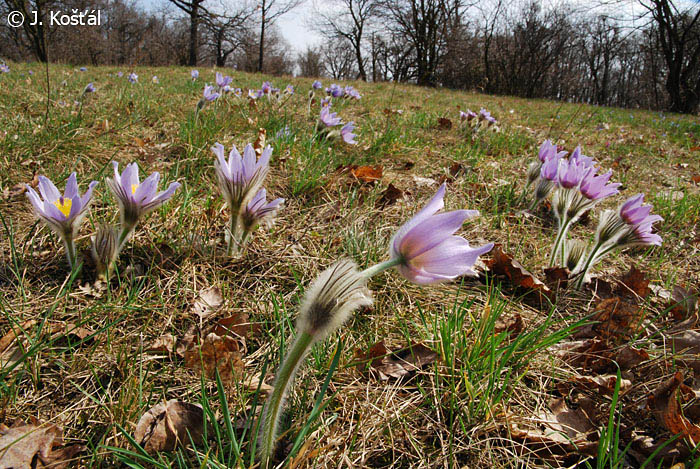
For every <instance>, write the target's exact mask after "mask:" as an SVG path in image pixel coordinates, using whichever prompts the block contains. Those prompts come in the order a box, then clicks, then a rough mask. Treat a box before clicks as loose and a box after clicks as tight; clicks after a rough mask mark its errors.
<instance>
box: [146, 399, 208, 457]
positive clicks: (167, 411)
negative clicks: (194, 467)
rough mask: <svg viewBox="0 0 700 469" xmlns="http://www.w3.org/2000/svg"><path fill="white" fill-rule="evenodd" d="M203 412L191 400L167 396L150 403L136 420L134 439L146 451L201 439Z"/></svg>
mask: <svg viewBox="0 0 700 469" xmlns="http://www.w3.org/2000/svg"><path fill="white" fill-rule="evenodd" d="M203 430H204V412H203V411H202V408H201V407H199V406H198V405H195V404H190V403H188V402H183V401H179V400H177V399H171V400H169V401H168V402H166V403H165V404H157V405H155V406H153V407H151V408H150V409H149V410H148V411H147V412H146V413H145V414H143V416H142V417H141V418H140V419H139V421H138V423H137V424H136V430H134V440H136V442H138V444H139V445H140V446H141V447H142V448H143V449H144V450H146V452H147V453H149V454H154V453H157V452H158V451H173V450H175V449H176V448H177V447H178V446H187V445H188V444H189V443H190V441H192V442H194V444H199V443H201V442H202V434H203Z"/></svg>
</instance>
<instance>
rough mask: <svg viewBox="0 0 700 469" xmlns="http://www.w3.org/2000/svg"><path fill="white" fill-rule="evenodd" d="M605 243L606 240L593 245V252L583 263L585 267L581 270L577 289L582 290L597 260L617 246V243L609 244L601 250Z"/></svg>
mask: <svg viewBox="0 0 700 469" xmlns="http://www.w3.org/2000/svg"><path fill="white" fill-rule="evenodd" d="M605 244H606V243H605V242H598V243H597V244H596V245H595V246H594V247H593V250H592V251H591V254H590V255H589V256H588V259H586V263H585V264H584V265H583V269H582V270H581V273H580V276H579V278H578V279H577V280H576V284H575V287H576V289H577V290H580V289H581V288H582V287H583V283H584V282H585V281H586V275H588V271H589V270H591V268H592V267H593V266H594V265H595V263H596V261H598V260H599V259H601V258H602V257H603V256H605V255H606V254H607V253H609V252H610V251H612V250H613V249H615V247H616V246H617V245H616V244H613V245H612V246H608V247H607V248H606V249H605V250H603V251H602V252H599V251H600V249H601V248H602V247H603V246H605Z"/></svg>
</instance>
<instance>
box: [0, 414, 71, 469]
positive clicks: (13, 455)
mask: <svg viewBox="0 0 700 469" xmlns="http://www.w3.org/2000/svg"><path fill="white" fill-rule="evenodd" d="M63 445H64V444H63V430H62V429H61V428H59V427H58V426H56V425H54V424H40V423H39V422H35V423H32V424H26V425H25V424H24V423H22V422H17V423H16V424H15V425H13V426H12V427H10V428H7V427H4V428H0V468H3V469H5V468H8V469H34V468H38V467H47V466H50V467H52V468H59V469H62V468H66V467H68V465H69V464H70V463H71V461H70V460H71V459H73V457H75V455H76V454H78V453H80V452H81V451H83V450H84V449H85V446H82V445H69V446H63Z"/></svg>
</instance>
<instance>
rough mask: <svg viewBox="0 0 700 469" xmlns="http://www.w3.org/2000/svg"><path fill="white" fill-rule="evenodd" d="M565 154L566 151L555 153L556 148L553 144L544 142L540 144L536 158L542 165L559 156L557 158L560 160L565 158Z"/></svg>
mask: <svg viewBox="0 0 700 469" xmlns="http://www.w3.org/2000/svg"><path fill="white" fill-rule="evenodd" d="M566 153H567V152H566V151H560V152H557V146H556V145H555V144H553V143H552V141H551V140H545V141H544V142H542V145H540V150H539V152H538V153H537V157H538V158H539V159H540V161H541V162H542V163H545V162H546V161H548V160H551V159H552V158H554V157H555V156H557V155H559V157H560V158H561V157H563V156H565V155H566Z"/></svg>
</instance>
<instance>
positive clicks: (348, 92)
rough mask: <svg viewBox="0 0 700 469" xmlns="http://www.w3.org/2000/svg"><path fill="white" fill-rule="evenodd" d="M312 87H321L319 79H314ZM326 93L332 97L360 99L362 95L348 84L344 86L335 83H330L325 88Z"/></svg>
mask: <svg viewBox="0 0 700 469" xmlns="http://www.w3.org/2000/svg"><path fill="white" fill-rule="evenodd" d="M311 86H312V88H313V89H321V87H322V86H323V85H322V84H321V82H320V81H318V80H317V81H315V82H314V83H313V84H312V85H311ZM326 94H327V95H328V96H330V97H332V98H347V99H360V98H362V96H361V95H360V93H359V92H358V91H357V90H356V89H355V88H353V87H352V86H350V85H347V86H345V87H343V86H340V85H338V84H337V83H333V84H331V86H329V87H328V88H326Z"/></svg>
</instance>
